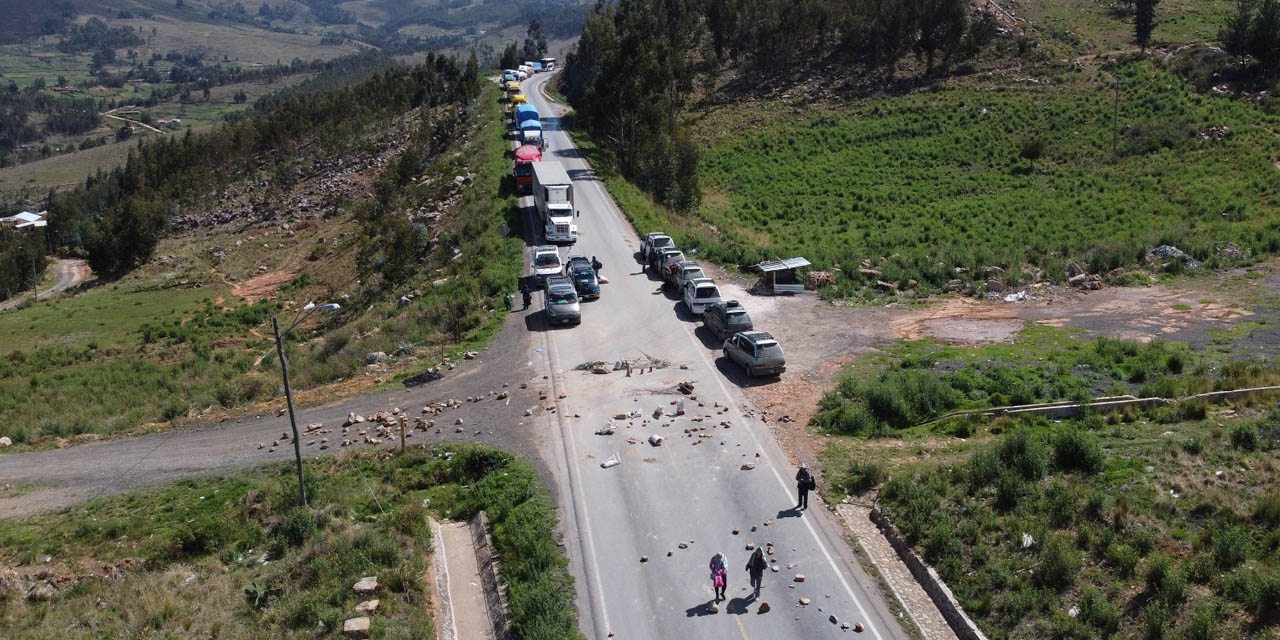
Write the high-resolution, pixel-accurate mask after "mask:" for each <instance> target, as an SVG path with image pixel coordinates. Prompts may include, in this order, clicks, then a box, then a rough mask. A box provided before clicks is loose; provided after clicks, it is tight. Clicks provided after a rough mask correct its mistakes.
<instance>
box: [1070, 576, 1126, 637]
mask: <svg viewBox="0 0 1280 640" xmlns="http://www.w3.org/2000/svg"><path fill="white" fill-rule="evenodd" d="M1079 619H1080V621H1081V622H1084V623H1086V624H1088V625H1089V626H1091V627H1093V628H1094V629H1097V630H1098V633H1099V634H1101V635H1102V636H1103V637H1107V636H1110V635H1111V634H1113V633H1115V632H1116V631H1117V630H1119V629H1120V609H1119V608H1118V607H1116V605H1115V604H1113V603H1112V602H1111V601H1110V600H1108V599H1106V598H1105V597H1103V596H1102V594H1100V593H1098V590H1097V589H1095V588H1093V587H1092V586H1087V587H1085V588H1084V591H1083V592H1082V593H1081V595H1080V615H1079Z"/></svg>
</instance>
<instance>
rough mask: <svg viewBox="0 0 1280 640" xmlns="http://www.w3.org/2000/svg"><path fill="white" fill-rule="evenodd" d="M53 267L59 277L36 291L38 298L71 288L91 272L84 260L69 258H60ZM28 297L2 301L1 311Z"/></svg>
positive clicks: (18, 303) (22, 301)
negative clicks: (44, 287) (46, 286)
mask: <svg viewBox="0 0 1280 640" xmlns="http://www.w3.org/2000/svg"><path fill="white" fill-rule="evenodd" d="M53 268H54V269H56V270H57V274H58V279H57V280H55V281H54V283H53V284H52V285H50V286H49V288H47V289H45V290H43V291H40V292H38V293H36V299H37V300H39V299H40V298H41V297H44V296H47V295H50V294H54V293H57V292H59V291H65V290H67V289H70V288H71V287H73V286H75V285H77V284H79V283H80V282H82V281H84V279H85V278H86V277H87V276H88V274H89V267H87V266H85V263H84V260H67V259H63V258H59V259H58V261H57V262H56V263H55V264H54V265H53ZM28 297H29V296H22V297H21V298H15V299H13V300H9V301H8V302H3V303H0V311H7V310H9V309H12V308H14V307H16V306H18V305H20V304H22V303H24V302H26V300H27V298H28Z"/></svg>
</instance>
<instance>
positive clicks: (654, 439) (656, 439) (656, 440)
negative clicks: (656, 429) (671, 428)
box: [649, 433, 662, 447]
mask: <svg viewBox="0 0 1280 640" xmlns="http://www.w3.org/2000/svg"><path fill="white" fill-rule="evenodd" d="M649 444H651V445H653V446H655V447H656V446H658V445H660V444H662V436H660V435H658V434H656V433H655V434H653V435H651V436H649Z"/></svg>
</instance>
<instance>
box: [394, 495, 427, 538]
mask: <svg viewBox="0 0 1280 640" xmlns="http://www.w3.org/2000/svg"><path fill="white" fill-rule="evenodd" d="M426 522H427V510H426V509H424V508H423V507H422V503H420V502H410V503H408V504H406V505H404V506H401V507H400V508H399V509H396V512H395V513H393V514H391V526H392V527H393V528H395V530H396V531H399V532H400V533H403V534H404V535H407V536H416V535H419V533H420V532H421V531H423V529H424V527H425V526H426Z"/></svg>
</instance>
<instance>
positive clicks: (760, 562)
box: [747, 547, 769, 598]
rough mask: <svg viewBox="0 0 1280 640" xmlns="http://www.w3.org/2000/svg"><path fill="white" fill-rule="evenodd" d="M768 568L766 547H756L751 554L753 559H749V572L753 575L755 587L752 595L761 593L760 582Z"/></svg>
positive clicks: (752, 585)
mask: <svg viewBox="0 0 1280 640" xmlns="http://www.w3.org/2000/svg"><path fill="white" fill-rule="evenodd" d="M767 568H769V561H768V560H765V559H764V549H761V548H760V547H756V550H755V551H754V552H752V554H751V559H750V560H747V574H748V575H749V576H751V587H752V588H753V589H755V591H754V592H753V593H752V594H751V597H753V598H754V597H756V596H758V595H760V586H761V584H760V583H761V582H763V581H764V570H765V569H767Z"/></svg>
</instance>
